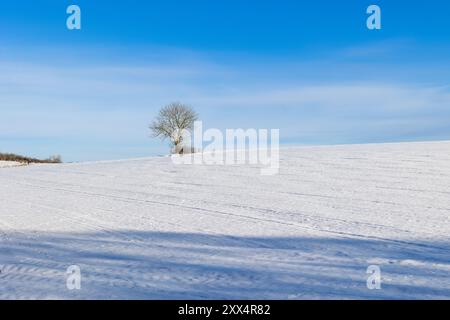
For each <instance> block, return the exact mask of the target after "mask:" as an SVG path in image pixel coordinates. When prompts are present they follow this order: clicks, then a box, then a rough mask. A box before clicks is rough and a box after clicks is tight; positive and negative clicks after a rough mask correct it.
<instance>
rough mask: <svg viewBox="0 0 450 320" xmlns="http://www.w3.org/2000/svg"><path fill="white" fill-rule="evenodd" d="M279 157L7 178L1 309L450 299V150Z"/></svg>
mask: <svg viewBox="0 0 450 320" xmlns="http://www.w3.org/2000/svg"><path fill="white" fill-rule="evenodd" d="M280 157H281V161H280V173H279V174H278V175H275V176H261V175H260V170H259V168H257V167H254V166H199V165H197V166H189V165H186V166H180V165H174V164H172V162H171V160H170V158H150V159H141V160H128V161H115V162H98V163H84V164H83V163H81V164H63V165H33V166H28V167H15V168H2V169H0V241H1V242H0V244H1V245H0V268H1V273H0V298H2V299H14V298H23V299H28V298H67V299H72V298H81V299H88V298H101V299H112V298H125V299H131V298H138V299H158V298H163V299H164V298H172V299H200V298H215V299H221V298H224V299H230V298H233V299H247V298H252V299H266V298H267V299H317V298H326V299H328V298H337V299H341V298H357V299H367V298H369V299H378V298H389V299H403V298H424V299H437V298H447V299H448V298H450V142H430V143H400V144H379V145H352V146H331V147H330V146H326V147H298V148H284V149H282V150H281V155H280ZM71 265H78V266H79V267H80V268H81V276H82V278H81V290H68V289H67V287H66V270H67V268H68V267H69V266H71ZM369 265H377V266H379V267H380V269H381V281H382V283H381V289H380V290H369V289H368V288H367V286H366V280H367V277H368V275H367V274H366V270H367V267H368V266H369Z"/></svg>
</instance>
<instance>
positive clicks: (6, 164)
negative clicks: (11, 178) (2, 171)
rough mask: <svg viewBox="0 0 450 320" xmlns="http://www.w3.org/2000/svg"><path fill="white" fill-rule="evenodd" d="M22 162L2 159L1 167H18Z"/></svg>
mask: <svg viewBox="0 0 450 320" xmlns="http://www.w3.org/2000/svg"><path fill="white" fill-rule="evenodd" d="M21 165H22V164H21V163H20V162H16V161H1V160H0V168H9V167H17V166H21Z"/></svg>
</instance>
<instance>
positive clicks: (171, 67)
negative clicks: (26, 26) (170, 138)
mask: <svg viewBox="0 0 450 320" xmlns="http://www.w3.org/2000/svg"><path fill="white" fill-rule="evenodd" d="M385 46H386V45H385ZM387 46H388V47H389V44H388V45H387ZM394 47H395V46H394ZM383 48H384V47H383ZM396 48H398V47H395V48H394V49H389V50H394V51H395V50H396ZM368 50H369V52H370V54H373V50H375V51H377V52H378V50H380V49H378V48H375V49H373V48H372V49H371V48H368ZM384 50H388V49H383V50H381V51H380V52H385V51H384ZM340 52H341V53H342V52H345V50H341V51H340ZM355 52H356V53H355ZM366 53H367V50H366V49H364V48H360V49H358V50H356V51H355V49H354V48H353V49H351V48H350V49H348V50H347V53H346V54H351V55H355V54H357V55H366ZM339 54H340V53H336V54H335V55H334V54H329V55H328V56H327V57H323V58H322V59H321V60H320V61H318V60H317V59H312V60H311V61H309V62H308V61H307V60H305V59H300V60H296V59H292V58H290V60H289V61H286V60H280V61H270V63H267V61H258V59H253V60H252V61H249V60H248V57H247V58H241V59H235V58H233V59H230V60H227V59H223V61H222V62H221V63H220V62H217V61H218V60H220V59H217V57H216V58H215V57H214V56H210V55H208V54H202V53H199V54H195V53H192V52H190V53H189V54H187V55H185V56H184V58H182V59H178V60H177V59H176V58H174V56H173V55H171V54H167V58H163V56H164V55H163V54H161V53H159V54H158V59H154V60H153V59H150V60H149V61H145V59H142V57H141V59H138V61H134V62H133V61H127V62H126V63H124V61H123V59H121V58H120V57H113V58H111V57H109V58H108V59H104V60H102V59H101V58H98V57H96V58H95V59H94V60H96V62H95V63H93V61H92V60H89V63H87V62H84V60H83V59H77V58H76V54H74V55H72V56H69V57H68V58H67V61H66V62H65V63H64V61H56V62H52V61H49V59H48V55H45V54H44V53H43V52H41V53H40V55H39V56H38V58H34V59H23V58H14V57H13V55H6V56H5V55H2V56H1V60H0V84H1V86H0V109H1V117H0V127H1V128H2V129H1V133H0V143H1V144H0V148H4V146H7V147H8V148H11V147H13V146H14V143H12V142H11V141H12V140H15V143H16V144H21V145H22V148H23V149H21V150H25V149H27V148H28V149H27V150H32V151H30V152H35V154H37V155H42V154H39V153H40V151H38V150H39V148H40V147H42V144H45V145H46V146H48V144H52V143H53V144H55V146H56V145H57V143H56V142H57V141H58V142H61V141H71V143H73V144H74V145H72V146H64V147H63V148H64V150H55V153H56V152H60V153H63V155H64V151H67V153H68V154H70V160H84V159H89V160H91V159H96V158H102V157H103V156H102V154H103V155H105V154H107V155H108V157H119V156H123V155H124V153H123V152H119V151H117V153H114V152H111V150H109V149H110V148H112V147H111V146H114V145H116V146H117V149H121V150H124V149H127V148H126V146H133V152H132V153H130V156H137V155H146V154H152V153H155V150H161V149H162V147H161V145H159V144H157V142H153V143H152V142H151V141H150V139H148V133H147V124H148V122H149V121H150V120H151V118H152V117H153V116H154V115H155V114H156V112H157V109H158V108H159V107H160V106H161V105H164V104H166V103H168V102H170V101H173V100H181V101H184V102H186V103H190V104H193V105H194V106H195V107H196V108H198V110H199V111H200V113H201V114H202V116H203V118H204V120H205V121H206V122H207V123H210V124H211V125H214V126H220V127H236V126H243V127H272V128H280V129H281V135H282V139H283V138H284V139H287V140H289V141H295V139H297V140H296V141H297V142H298V143H303V142H316V143H326V142H330V143H333V142H353V141H355V140H357V139H355V138H354V137H356V136H357V137H358V139H359V140H358V142H359V141H364V139H365V137H366V140H367V141H372V140H374V139H378V140H383V139H384V140H395V139H409V138H411V139H420V138H435V137H437V138H445V137H448V138H450V123H449V122H450V120H448V121H447V120H445V119H450V108H449V106H450V90H449V88H448V87H446V86H445V85H446V83H445V82H442V81H441V80H440V79H439V78H432V77H431V78H420V79H409V80H408V81H407V80H405V81H401V80H399V79H398V78H396V73H399V70H400V69H401V67H392V66H389V68H386V70H385V72H384V74H382V75H378V76H376V75H375V76H373V77H370V73H371V72H372V71H373V69H374V65H373V63H364V64H358V66H357V67H354V65H353V67H349V64H347V63H346V62H342V61H341V62H339V60H340V59H341V58H339ZM370 54H369V55H370ZM100 56H101V55H100ZM416 67H417V70H428V72H431V70H430V69H434V68H436V67H435V66H427V64H426V63H425V64H417V65H416ZM427 68H428V69H427ZM417 70H410V72H411V73H414V72H417ZM364 72H367V73H368V74H369V76H367V77H362V76H361V74H362V73H364ZM402 72H403V70H402ZM390 75H392V77H391V76H390ZM436 128H439V130H438V131H436ZM2 137H3V138H2ZM352 137H353V139H352ZM13 138H14V139H13ZM39 138H41V140H39ZM30 139H33V143H27V142H26V141H27V140H30ZM7 140H8V141H9V142H6V141H7ZM18 140H20V141H21V142H20V143H18V142H17V141H18ZM61 145H64V144H63V143H60V144H58V147H61ZM80 145H84V146H85V149H86V150H90V151H89V152H90V153H89V155H87V154H80V153H79V149H80ZM93 145H97V146H98V148H97V151H98V154H93V153H92V149H93V148H92V146H93ZM102 145H103V146H106V145H107V146H108V147H107V148H108V150H109V151H108V152H106V151H105V150H102ZM70 148H72V149H70ZM47 149H48V148H46V150H47ZM75 150H76V151H77V152H78V153H77V152H75ZM11 151H14V150H11ZM156 152H158V151H156ZM27 153H28V152H27ZM114 154H116V155H117V156H114ZM44 156H47V154H46V155H44Z"/></svg>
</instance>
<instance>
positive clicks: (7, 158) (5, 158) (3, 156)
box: [0, 153, 62, 163]
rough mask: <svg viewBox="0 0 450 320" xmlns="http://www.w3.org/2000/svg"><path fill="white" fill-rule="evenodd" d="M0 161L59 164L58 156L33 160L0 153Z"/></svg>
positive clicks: (59, 158)
mask: <svg viewBox="0 0 450 320" xmlns="http://www.w3.org/2000/svg"><path fill="white" fill-rule="evenodd" d="M0 161H15V162H20V163H61V162H62V160H61V157H60V156H52V157H50V158H48V159H44V160H41V159H34V158H29V157H24V156H19V155H17V154H12V153H0Z"/></svg>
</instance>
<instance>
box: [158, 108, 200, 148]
mask: <svg viewBox="0 0 450 320" xmlns="http://www.w3.org/2000/svg"><path fill="white" fill-rule="evenodd" d="M197 119H198V114H197V113H196V112H195V111H194V109H192V108H191V107H190V106H187V105H184V104H181V103H179V102H173V103H171V104H169V105H167V106H165V107H163V108H161V110H159V114H158V116H157V117H156V119H155V120H154V121H153V122H152V124H151V125H150V130H151V131H152V135H153V137H155V138H157V137H159V138H162V139H163V140H165V139H167V138H168V139H170V142H171V144H172V146H173V147H174V152H175V153H182V152H183V149H182V144H183V133H184V132H185V130H192V129H193V127H194V122H195V121H196V120H197Z"/></svg>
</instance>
